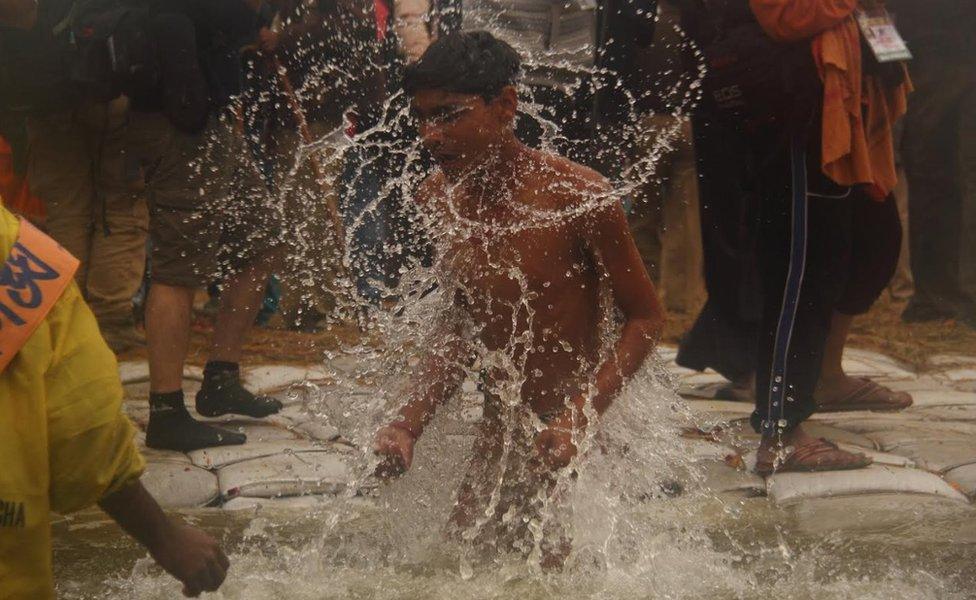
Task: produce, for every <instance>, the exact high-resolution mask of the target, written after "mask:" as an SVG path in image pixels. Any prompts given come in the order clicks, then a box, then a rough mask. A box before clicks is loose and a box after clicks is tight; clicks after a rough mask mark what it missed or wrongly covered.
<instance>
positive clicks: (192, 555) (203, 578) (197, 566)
mask: <svg viewBox="0 0 976 600" xmlns="http://www.w3.org/2000/svg"><path fill="white" fill-rule="evenodd" d="M149 553H150V554H152V557H153V558H154V559H155V560H156V562H157V563H159V566H161V567H162V568H163V569H164V570H165V571H166V572H167V573H169V574H170V575H172V576H173V577H175V578H176V579H178V580H179V581H180V582H181V583H182V584H183V595H184V596H187V597H190V598H196V597H197V596H199V595H200V593H201V592H213V591H215V590H216V589H217V588H219V587H220V584H222V583H223V582H224V578H225V577H227V569H228V568H230V561H228V560H227V557H226V556H225V555H224V553H223V552H222V551H221V549H220V546H218V545H217V540H215V539H213V538H212V537H210V536H209V535H207V534H206V533H204V532H203V531H200V530H199V529H196V528H195V527H190V526H189V525H187V524H185V523H183V522H181V521H178V520H176V519H170V527H169V528H167V530H166V532H165V533H164V535H163V536H162V537H161V539H160V540H159V543H158V544H156V547H153V548H150V549H149Z"/></svg>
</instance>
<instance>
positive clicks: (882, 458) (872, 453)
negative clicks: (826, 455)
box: [837, 442, 917, 469]
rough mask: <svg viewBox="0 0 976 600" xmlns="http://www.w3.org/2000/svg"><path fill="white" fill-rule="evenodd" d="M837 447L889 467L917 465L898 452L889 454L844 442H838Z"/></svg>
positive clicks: (912, 466)
mask: <svg viewBox="0 0 976 600" xmlns="http://www.w3.org/2000/svg"><path fill="white" fill-rule="evenodd" d="M837 447H838V448H840V449H841V450H846V451H848V452H854V453H859V454H863V455H864V456H867V457H868V458H870V459H871V460H873V461H874V464H876V465H888V466H891V467H907V468H909V469H914V468H915V467H916V466H917V465H916V464H915V461H914V460H912V459H910V458H907V457H905V456H901V455H899V454H889V453H888V452H881V451H880V450H872V449H870V448H864V447H862V446H855V445H853V444H845V443H844V442H838V443H837Z"/></svg>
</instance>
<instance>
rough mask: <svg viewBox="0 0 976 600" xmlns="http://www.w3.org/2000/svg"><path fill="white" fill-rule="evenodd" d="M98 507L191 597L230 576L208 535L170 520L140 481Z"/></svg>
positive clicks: (223, 558)
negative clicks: (180, 584)
mask: <svg viewBox="0 0 976 600" xmlns="http://www.w3.org/2000/svg"><path fill="white" fill-rule="evenodd" d="M98 505H99V506H100V507H101V508H102V510H104V511H105V512H106V513H108V515H109V516H110V517H112V519H113V520H115V522H116V523H118V524H119V526H120V527H122V529H124V530H125V531H126V533H128V534H129V535H131V536H132V537H133V538H135V539H136V541H138V542H139V543H140V544H142V545H143V546H145V547H146V548H147V549H148V550H149V553H150V554H151V555H152V557H153V559H155V560H156V562H157V563H159V566H161V567H162V568H163V569H164V570H165V571H166V572H167V573H169V574H170V575H172V576H173V577H175V578H176V579H178V580H179V581H180V582H182V583H183V594H184V595H186V596H189V597H192V598H195V597H197V596H199V595H200V593H201V592H212V591H214V590H216V589H217V588H219V587H220V584H222V583H223V582H224V578H225V577H226V576H227V569H228V568H229V567H230V562H229V561H228V560H227V557H226V556H225V555H224V553H223V552H222V551H221V550H220V547H219V546H218V545H217V541H216V540H214V539H213V538H212V537H210V536H209V535H207V534H206V533H204V532H202V531H200V530H199V529H195V528H193V527H190V526H188V525H186V524H184V523H182V522H180V521H178V520H176V519H171V518H169V517H167V516H166V515H165V514H164V513H163V510H162V509H161V508H160V507H159V504H157V503H156V500H154V499H153V497H152V496H151V495H150V494H149V492H148V491H146V488H144V487H143V486H142V484H141V483H139V481H138V480H136V481H134V482H133V483H130V484H129V485H127V486H125V487H123V488H122V489H120V490H118V491H117V492H115V493H113V494H111V495H109V496H107V497H105V498H103V499H102V500H101V501H100V502H99V503H98Z"/></svg>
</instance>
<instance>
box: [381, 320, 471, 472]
mask: <svg viewBox="0 0 976 600" xmlns="http://www.w3.org/2000/svg"><path fill="white" fill-rule="evenodd" d="M452 312H453V311H452ZM429 339H431V340H433V341H434V343H435V344H439V346H437V347H436V348H435V349H434V350H433V351H428V353H427V354H426V355H425V356H424V357H423V359H421V361H420V364H419V366H418V368H417V371H416V374H415V375H414V377H413V379H412V381H411V384H410V399H409V400H408V401H407V402H406V404H404V405H403V406H402V407H401V408H400V410H399V411H398V412H397V417H396V418H395V419H394V420H393V421H392V422H391V423H390V424H389V425H387V426H386V427H383V428H382V429H380V430H379V431H378V432H376V441H375V444H374V449H375V451H376V453H377V454H379V455H380V456H383V457H384V460H383V461H382V462H381V463H380V465H379V466H378V467H377V469H376V474H377V475H378V476H380V477H382V478H387V477H395V476H397V475H400V474H402V473H403V472H405V471H407V470H408V469H410V465H411V463H412V462H413V446H414V444H415V443H416V441H417V439H418V438H419V437H420V435H421V434H422V433H423V432H424V428H425V427H426V426H427V423H428V422H430V419H431V418H433V416H434V413H435V412H436V411H437V407H438V406H439V405H440V404H442V403H443V402H445V401H447V400H448V399H449V398H451V397H453V396H454V395H455V394H456V393H457V391H458V388H460V386H461V383H462V382H463V381H464V376H465V372H466V367H467V366H469V365H470V363H471V358H472V357H471V353H470V349H469V346H468V344H467V341H466V340H465V339H464V338H463V332H462V331H461V328H460V327H459V326H458V322H457V321H455V320H454V319H453V316H452V315H448V316H447V317H446V322H445V323H444V324H443V325H441V326H440V327H437V328H436V329H435V330H434V332H433V335H432V336H431V338H429Z"/></svg>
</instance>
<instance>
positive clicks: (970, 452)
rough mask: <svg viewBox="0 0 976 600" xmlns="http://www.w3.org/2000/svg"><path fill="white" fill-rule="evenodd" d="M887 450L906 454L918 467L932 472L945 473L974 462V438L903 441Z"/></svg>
mask: <svg viewBox="0 0 976 600" xmlns="http://www.w3.org/2000/svg"><path fill="white" fill-rule="evenodd" d="M887 451H888V452H891V453H893V454H900V455H902V456H907V457H908V458H911V459H912V460H914V461H915V463H916V464H917V465H918V466H919V468H922V469H925V470H927V471H932V472H934V473H945V472H946V471H948V470H950V469H954V468H956V467H961V466H963V465H969V464H973V463H976V439H968V440H960V439H952V440H940V439H935V440H915V441H905V442H902V443H900V444H897V445H895V446H893V447H891V448H889V449H887Z"/></svg>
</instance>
